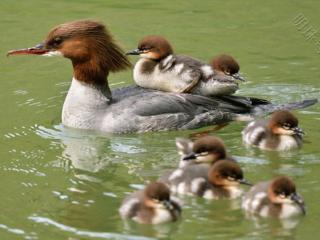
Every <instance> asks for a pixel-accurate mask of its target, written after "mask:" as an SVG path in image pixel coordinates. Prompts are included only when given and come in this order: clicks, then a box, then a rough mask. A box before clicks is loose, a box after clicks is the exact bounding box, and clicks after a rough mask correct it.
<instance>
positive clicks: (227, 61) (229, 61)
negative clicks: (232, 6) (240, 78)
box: [211, 54, 240, 75]
mask: <svg viewBox="0 0 320 240" xmlns="http://www.w3.org/2000/svg"><path fill="white" fill-rule="evenodd" d="M211 65H212V66H213V69H216V70H220V71H222V72H224V73H229V74H231V75H232V74H235V73H238V72H239V70H240V66H239V64H238V63H237V61H236V60H235V59H234V58H233V57H231V56H230V55H226V54H221V55H218V56H216V57H214V58H213V60H212V62H211Z"/></svg>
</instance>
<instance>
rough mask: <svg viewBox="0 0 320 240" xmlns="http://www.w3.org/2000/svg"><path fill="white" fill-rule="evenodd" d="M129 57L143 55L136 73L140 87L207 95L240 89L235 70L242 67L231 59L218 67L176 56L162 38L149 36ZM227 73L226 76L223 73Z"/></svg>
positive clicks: (216, 62)
mask: <svg viewBox="0 0 320 240" xmlns="http://www.w3.org/2000/svg"><path fill="white" fill-rule="evenodd" d="M127 55H140V60H139V61H138V62H137V63H136V65H135V67H134V71H133V78H134V81H135V82H136V84H137V85H139V86H141V87H144V88H151V89H156V90H161V91H166V92H175V93H194V94H199V95H205V96H218V95H230V94H232V93H234V92H235V91H236V90H237V89H238V83H237V82H236V81H235V80H236V79H235V78H234V77H233V75H234V76H237V79H242V78H240V77H238V75H237V73H236V72H234V71H235V70H234V69H237V68H238V69H239V65H238V64H237V63H236V62H235V60H234V59H233V58H232V59H231V60H230V57H229V56H228V57H225V55H223V56H219V57H218V58H216V59H214V62H213V63H214V66H215V67H216V68H217V73H216V72H215V71H214V70H213V68H212V66H210V65H209V64H206V63H203V62H202V61H200V60H198V59H195V58H191V57H188V56H182V55H175V54H174V53H173V48H172V46H171V44H170V43H169V41H168V40H167V39H165V38H164V37H162V36H146V37H144V38H143V39H142V40H140V42H139V44H138V48H137V49H134V50H132V51H129V52H127ZM221 73H225V74H221Z"/></svg>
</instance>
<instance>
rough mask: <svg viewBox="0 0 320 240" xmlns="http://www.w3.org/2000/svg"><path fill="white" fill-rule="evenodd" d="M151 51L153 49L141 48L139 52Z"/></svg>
mask: <svg viewBox="0 0 320 240" xmlns="http://www.w3.org/2000/svg"><path fill="white" fill-rule="evenodd" d="M150 49H151V47H141V48H140V49H139V50H140V51H143V52H146V51H149V50H150Z"/></svg>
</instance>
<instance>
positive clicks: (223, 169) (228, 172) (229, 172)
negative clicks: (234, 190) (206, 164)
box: [208, 160, 243, 186]
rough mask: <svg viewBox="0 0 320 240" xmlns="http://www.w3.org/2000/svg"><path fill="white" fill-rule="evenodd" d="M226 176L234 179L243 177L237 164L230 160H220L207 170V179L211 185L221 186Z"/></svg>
mask: <svg viewBox="0 0 320 240" xmlns="http://www.w3.org/2000/svg"><path fill="white" fill-rule="evenodd" d="M228 177H231V178H233V179H234V180H241V179H243V172H242V169H241V168H240V166H239V164H238V163H237V162H236V161H232V160H221V161H218V162H216V163H214V164H213V165H212V167H211V168H210V170H209V172H208V179H209V181H210V183H211V184H212V185H215V186H223V185H224V183H223V180H225V179H228Z"/></svg>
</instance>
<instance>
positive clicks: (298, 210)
mask: <svg viewBox="0 0 320 240" xmlns="http://www.w3.org/2000/svg"><path fill="white" fill-rule="evenodd" d="M242 207H243V209H244V210H245V211H246V212H247V213H248V214H249V215H257V216H261V217H278V218H282V219H284V218H290V217H294V216H298V215H303V214H305V211H306V210H305V205H304V201H303V198H302V197H301V196H300V195H299V194H298V193H297V192H296V187H295V184H294V182H293V181H292V180H291V179H290V178H288V177H285V176H282V177H277V178H275V179H273V180H272V181H268V182H260V183H257V184H256V185H254V186H253V187H252V188H251V189H250V191H249V192H247V193H246V194H245V195H244V198H243V202H242Z"/></svg>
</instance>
